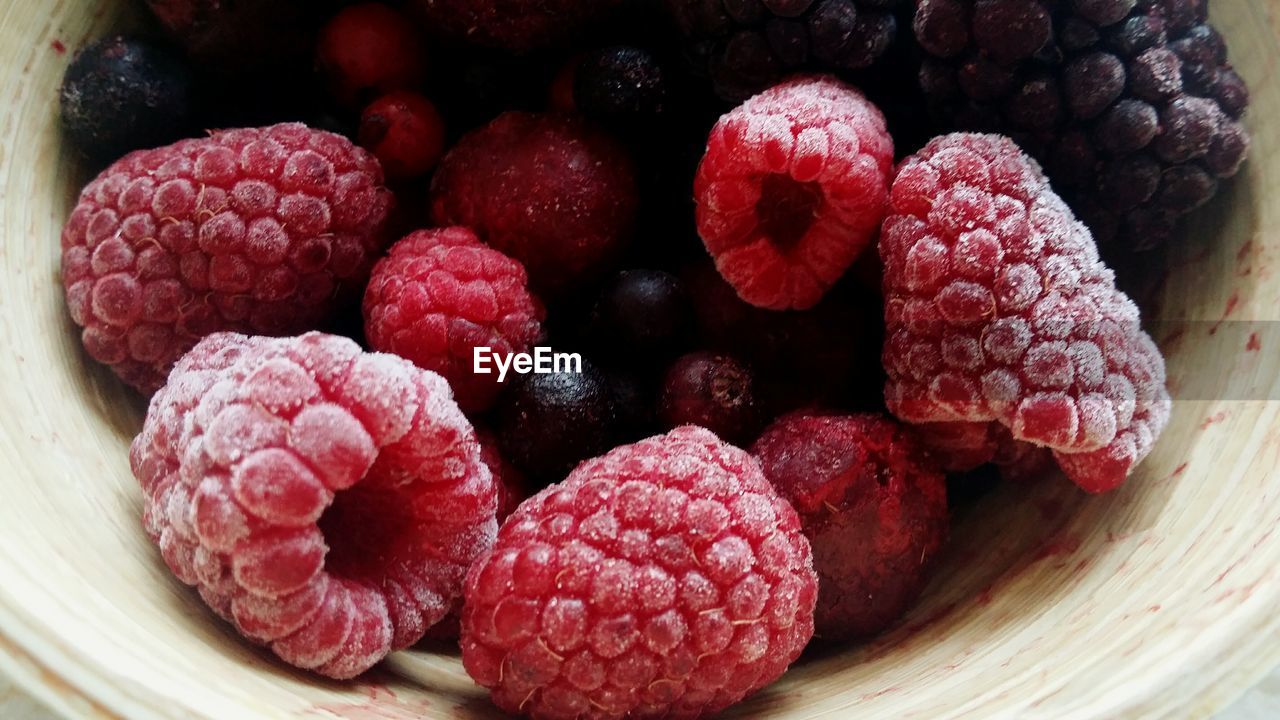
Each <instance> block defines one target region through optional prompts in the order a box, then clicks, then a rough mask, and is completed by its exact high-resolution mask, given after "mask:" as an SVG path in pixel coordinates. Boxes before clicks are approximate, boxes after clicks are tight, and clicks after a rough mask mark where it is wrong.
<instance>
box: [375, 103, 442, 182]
mask: <svg viewBox="0 0 1280 720" xmlns="http://www.w3.org/2000/svg"><path fill="white" fill-rule="evenodd" d="M356 139H357V140H358V141H359V143H360V146H361V147H363V148H365V149H367V150H368V151H369V152H371V153H373V154H374V155H375V156H377V158H378V160H379V162H381V163H382V168H383V169H384V170H385V171H386V173H387V177H389V178H391V179H392V180H412V179H414V178H417V177H421V176H423V175H426V174H427V173H428V172H430V171H431V168H433V167H435V166H436V163H438V162H440V156H441V155H443V154H444V119H443V118H441V117H440V113H439V111H437V110H436V106H435V105H432V104H431V101H430V100H427V99H426V98H425V97H423V96H421V95H419V94H418V93H416V92H410V91H408V90H398V91H396V92H393V93H389V94H387V95H383V96H382V97H380V98H378V99H377V100H374V101H373V102H372V103H370V104H369V106H368V107H366V108H365V109H364V113H363V114H362V115H361V116H360V130H359V132H358V134H357V136H356Z"/></svg>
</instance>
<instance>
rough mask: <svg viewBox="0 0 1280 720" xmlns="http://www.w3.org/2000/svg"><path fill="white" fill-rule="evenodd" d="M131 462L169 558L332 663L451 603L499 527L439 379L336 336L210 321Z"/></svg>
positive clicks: (368, 659) (249, 625)
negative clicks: (254, 330)
mask: <svg viewBox="0 0 1280 720" xmlns="http://www.w3.org/2000/svg"><path fill="white" fill-rule="evenodd" d="M130 464H131V466H132V468H133V473H134V475H135V476H136V477H137V478H138V480H139V482H140V483H141V485H142V489H143V492H144V496H145V497H144V500H145V504H144V514H143V520H144V525H145V527H146V530H147V533H148V534H149V535H150V536H151V538H152V539H153V540H154V541H155V542H156V543H157V544H158V545H159V546H160V552H161V555H162V556H163V557H164V560H165V562H166V564H168V566H169V568H170V569H171V570H172V571H173V573H174V575H176V576H177V577H178V579H179V580H181V581H182V582H184V583H187V584H188V585H194V586H195V587H196V588H197V589H198V590H199V591H200V596H201V597H202V598H203V599H204V601H205V602H206V603H208V605H209V607H211V608H213V610H214V611H215V612H217V613H218V615H220V616H221V617H223V618H224V619H226V620H227V621H229V622H231V623H232V624H234V625H235V627H236V629H237V630H238V631H239V632H240V633H241V634H242V635H244V636H245V637H247V638H249V639H251V640H253V641H255V642H259V643H262V644H265V645H268V646H270V648H271V649H272V651H273V652H275V654H276V655H278V656H279V657H280V658H281V659H282V660H284V661H285V662H288V663H290V664H292V665H296V666H298V667H301V668H305V669H308V670H313V671H315V672H317V673H320V674H322V675H327V676H329V677H334V678H348V677H353V676H355V675H358V674H360V673H362V672H364V671H365V670H367V669H369V667H371V666H372V665H373V664H374V663H376V662H378V661H379V660H381V659H382V658H383V657H384V656H385V655H386V654H387V653H388V652H390V651H392V650H396V649H399V648H403V647H407V646H409V645H411V644H412V643H414V642H416V641H417V640H418V639H419V638H420V637H422V634H423V633H424V632H425V631H426V630H427V628H429V627H431V626H432V625H433V624H435V623H436V622H438V621H439V620H440V619H441V618H443V617H445V615H446V614H448V613H449V612H450V610H452V609H454V608H455V607H456V606H457V601H458V599H459V596H460V594H461V590H462V581H463V578H464V575H465V573H466V569H467V567H468V565H470V563H471V562H472V560H473V559H474V558H475V557H476V556H477V555H479V554H480V553H482V552H483V551H485V550H487V549H488V548H489V546H490V544H491V543H492V542H493V537H494V534H495V532H496V529H497V523H496V521H495V519H494V510H495V506H496V503H497V494H496V491H495V488H494V484H493V478H492V476H491V475H490V473H489V470H488V469H487V468H486V467H485V465H484V463H483V462H482V461H481V456H480V446H479V444H478V442H477V441H476V435H475V432H474V430H473V429H472V428H471V426H470V425H469V424H468V423H467V420H466V418H465V417H463V415H462V412H461V411H460V410H459V409H458V406H457V405H455V404H454V402H453V400H452V399H451V398H450V395H449V387H448V385H447V384H446V383H445V382H444V380H443V378H441V377H440V376H438V375H436V374H435V373H431V372H427V371H424V370H420V369H418V368H415V367H414V366H413V365H412V364H410V363H409V362H408V361H407V360H402V359H400V358H396V357H394V356H391V355H381V354H367V353H362V352H361V351H360V348H359V347H358V346H357V345H356V344H355V343H353V342H351V341H350V340H346V339H344V338H338V337H334V336H331V335H323V334H319V333H310V334H307V335H303V336H301V337H297V338H283V339H268V338H260V337H246V336H242V335H236V334H232V333H217V334H214V335H211V336H210V337H208V338H206V339H205V340H203V341H202V342H201V343H200V344H198V345H197V346H196V347H195V348H194V349H192V351H191V352H190V353H189V354H188V355H187V356H186V357H185V358H183V359H182V360H181V361H180V362H179V363H178V364H177V366H176V367H175V368H174V371H173V374H172V375H171V376H170V378H169V382H168V384H167V385H166V386H165V387H164V388H163V389H161V391H160V392H158V393H156V395H155V397H153V398H152V400H151V407H150V409H149V410H148V412H147V420H146V423H145V425H144V427H143V430H142V433H141V434H139V435H138V437H137V438H136V439H135V440H134V442H133V447H132V450H131V452H130Z"/></svg>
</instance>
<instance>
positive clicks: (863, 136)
mask: <svg viewBox="0 0 1280 720" xmlns="http://www.w3.org/2000/svg"><path fill="white" fill-rule="evenodd" d="M892 168H893V140H892V138H890V137H889V132H888V130H887V129H886V128H885V121H884V116H883V115H882V114H881V113H880V110H879V109H877V108H876V107H875V106H874V105H872V104H871V103H870V102H868V101H867V99H866V98H864V97H863V96H862V93H860V92H858V91H857V90H855V89H854V88H852V87H850V86H848V85H845V84H844V83H842V82H840V81H838V80H836V79H834V78H830V77H821V76H819V77H802V78H797V79H795V80H791V81H788V82H785V83H783V84H781V85H777V86H775V87H773V88H771V89H769V90H766V91H765V92H763V93H760V94H759V95H757V96H755V97H753V98H752V99H750V100H748V101H747V102H746V103H744V104H743V105H741V106H739V107H738V108H737V109H735V110H733V111H732V112H730V113H729V114H727V115H725V116H724V117H722V118H720V122H718V123H717V124H716V126H715V128H714V129H713V130H712V131H711V137H710V139H709V140H708V142H707V153H706V155H705V156H704V157H703V158H702V164H701V165H700V166H699V168H698V176H697V179H696V180H695V183H694V196H695V199H696V200H697V203H698V233H699V234H700V235H701V236H702V241H703V243H704V244H705V245H706V246H707V250H708V251H709V252H710V253H711V256H712V257H714V258H715V260H716V268H717V269H718V270H719V271H720V274H721V275H723V276H724V278H725V279H726V280H728V281H729V284H731V285H733V287H734V289H735V290H737V291H738V295H739V296H741V297H742V299H743V300H746V301H747V302H749V303H751V304H753V305H758V306H760V307H764V308H769V309H773V310H788V309H801V310H803V309H805V308H810V307H813V306H814V305H815V304H817V302H818V301H819V300H820V299H822V296H823V295H824V294H825V293H826V292H827V291H828V290H830V289H831V286H832V285H834V284H835V282H836V281H837V280H839V279H840V277H841V276H842V275H844V273H845V271H846V270H848V269H849V266H850V265H851V264H853V261H854V260H855V259H856V258H857V257H858V255H860V254H861V253H862V251H863V250H865V249H866V248H867V246H868V245H869V244H870V243H871V240H872V238H873V237H874V235H875V233H876V231H877V230H878V229H879V227H880V221H881V220H882V219H883V218H884V212H885V208H886V204H887V203H886V201H887V199H888V186H889V176H890V173H891V171H892Z"/></svg>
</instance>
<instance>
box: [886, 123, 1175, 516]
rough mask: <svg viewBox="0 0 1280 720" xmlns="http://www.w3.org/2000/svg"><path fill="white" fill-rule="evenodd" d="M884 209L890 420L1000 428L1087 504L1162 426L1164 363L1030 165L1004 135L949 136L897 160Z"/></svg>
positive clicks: (1085, 236)
mask: <svg viewBox="0 0 1280 720" xmlns="http://www.w3.org/2000/svg"><path fill="white" fill-rule="evenodd" d="M892 202H893V210H892V214H891V215H890V217H889V218H888V219H887V220H886V221H885V224H884V230H883V232H882V234H881V238H880V254H881V256H882V257H883V259H884V268H885V269H884V292H885V324H886V342H885V346H884V365H885V371H886V373H887V374H888V384H887V385H886V387H885V400H886V402H887V403H888V406H889V409H890V410H891V411H892V412H893V413H894V414H895V415H897V416H898V417H899V418H901V419H903V420H906V421H908V422H913V423H938V422H946V423H977V424H980V425H986V424H988V423H993V422H994V423H998V424H999V425H1002V426H1004V427H1005V428H1007V429H1008V431H1009V432H1010V433H1011V435H1012V437H1013V439H1014V440H1018V441H1022V442H1027V443H1032V444H1034V445H1038V446H1043V447H1047V448H1049V449H1051V450H1053V451H1054V456H1055V458H1056V460H1057V462H1058V464H1059V465H1060V466H1061V467H1062V469H1063V471H1064V472H1065V473H1066V474H1067V476H1068V477H1070V478H1071V479H1072V480H1074V481H1075V482H1076V483H1077V484H1078V485H1080V486H1081V487H1082V488H1084V489H1085V490H1088V491H1090V492H1103V491H1106V490H1110V489H1112V488H1115V487H1116V486H1118V485H1120V484H1121V483H1122V482H1124V480H1125V478H1126V477H1128V475H1129V473H1130V472H1131V471H1132V469H1133V467H1134V466H1135V465H1137V464H1138V463H1139V462H1141V461H1142V459H1143V458H1144V457H1146V455H1147V453H1149V452H1150V450H1151V446H1152V445H1153V444H1154V443H1155V440H1156V437H1157V436H1158V435H1159V434H1160V431H1161V430H1162V429H1163V428H1164V426H1165V423H1166V422H1167V421H1168V418H1169V406H1170V401H1169V393H1168V391H1167V390H1166V389H1165V384H1164V380H1165V370H1164V359H1163V358H1162V357H1161V356H1160V351H1159V349H1158V348H1156V346H1155V343H1153V342H1152V341H1151V338H1150V337H1148V336H1147V334H1146V333H1145V332H1143V331H1142V328H1141V324H1140V319H1139V317H1138V308H1137V307H1136V306H1135V305H1134V304H1133V302H1132V301H1131V300H1130V299H1129V298H1128V297H1127V296H1125V295H1124V293H1122V292H1120V291H1119V290H1117V289H1116V287H1115V276H1114V274H1113V273H1112V272H1111V270H1109V269H1108V268H1107V267H1106V266H1104V265H1103V264H1102V261H1101V260H1099V258H1098V251H1097V248H1096V247H1095V246H1094V243H1093V238H1092V237H1091V236H1090V234H1089V230H1088V229H1087V228H1086V227H1085V226H1084V225H1083V224H1082V223H1080V222H1079V221H1077V220H1076V218H1075V216H1074V215H1072V213H1071V210H1070V209H1069V208H1067V206H1066V205H1065V204H1064V203H1063V202H1062V200H1061V199H1059V197H1058V196H1057V195H1056V194H1054V192H1053V190H1052V189H1050V187H1049V183H1048V180H1046V178H1045V176H1044V174H1043V173H1042V172H1041V170H1040V167H1039V166H1038V165H1037V164H1036V163H1035V161H1033V160H1031V159H1030V158H1028V157H1027V156H1026V155H1024V154H1023V153H1022V151H1021V150H1019V149H1018V146H1017V145H1015V144H1014V143H1013V141H1011V140H1009V139H1008V138H1004V137H1001V136H996V135H966V134H956V135H947V136H944V137H940V138H936V139H934V140H933V141H932V142H930V143H929V144H928V145H927V146H926V147H925V148H924V150H922V151H921V152H920V153H918V154H917V155H914V156H912V157H910V158H907V159H906V160H905V161H904V162H903V164H902V166H901V168H900V169H899V171H898V177H897V179H896V180H895V181H894V185H893V191H892ZM925 432H927V429H926V430H925ZM975 432H977V430H976V429H975ZM979 434H981V433H979Z"/></svg>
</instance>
